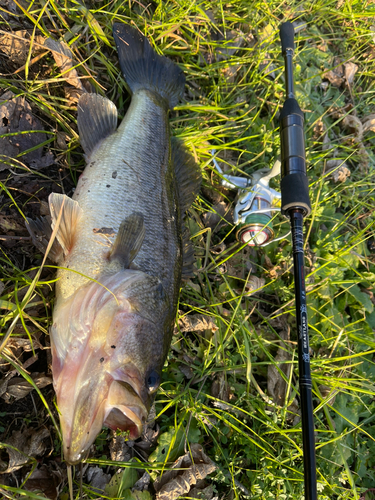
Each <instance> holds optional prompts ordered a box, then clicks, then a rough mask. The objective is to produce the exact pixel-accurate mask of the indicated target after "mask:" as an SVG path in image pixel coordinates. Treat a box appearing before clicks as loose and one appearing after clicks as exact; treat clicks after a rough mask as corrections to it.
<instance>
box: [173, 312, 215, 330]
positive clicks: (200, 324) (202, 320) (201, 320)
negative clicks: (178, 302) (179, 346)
mask: <svg viewBox="0 0 375 500" xmlns="http://www.w3.org/2000/svg"><path fill="white" fill-rule="evenodd" d="M178 327H179V329H180V331H181V332H202V331H204V330H212V331H213V332H215V331H216V330H218V327H217V326H216V324H215V322H214V320H213V319H212V318H211V317H210V316H205V315H204V314H188V315H186V316H183V317H182V318H180V319H179V320H178Z"/></svg>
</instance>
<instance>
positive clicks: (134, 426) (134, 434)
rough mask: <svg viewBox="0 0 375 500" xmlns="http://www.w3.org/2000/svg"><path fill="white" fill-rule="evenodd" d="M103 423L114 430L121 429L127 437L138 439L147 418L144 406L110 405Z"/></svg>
mask: <svg viewBox="0 0 375 500" xmlns="http://www.w3.org/2000/svg"><path fill="white" fill-rule="evenodd" d="M106 413H107V415H106V418H105V420H104V423H103V425H104V426H105V427H108V428H109V429H112V430H113V431H121V432H123V433H125V434H126V437H127V439H131V440H133V441H134V440H135V439H138V438H139V437H140V436H141V434H142V430H143V424H144V423H145V421H146V418H147V412H145V409H144V408H141V407H133V408H130V407H128V406H122V405H121V406H116V407H109V408H108V409H107V412H106Z"/></svg>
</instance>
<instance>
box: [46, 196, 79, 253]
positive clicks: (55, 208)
mask: <svg viewBox="0 0 375 500" xmlns="http://www.w3.org/2000/svg"><path fill="white" fill-rule="evenodd" d="M48 202H49V209H50V212H51V218H52V229H55V226H56V223H57V221H58V220H59V218H60V220H59V227H58V230H57V234H56V238H57V240H58V242H59V243H60V245H61V247H62V249H63V251H64V255H67V254H68V253H69V252H70V250H71V249H72V247H73V245H74V242H75V237H76V226H77V222H78V219H79V217H80V215H81V207H80V206H79V205H78V202H77V201H74V200H72V199H71V198H69V196H66V195H65V194H58V193H51V194H50V195H49V197H48ZM60 214H61V217H60Z"/></svg>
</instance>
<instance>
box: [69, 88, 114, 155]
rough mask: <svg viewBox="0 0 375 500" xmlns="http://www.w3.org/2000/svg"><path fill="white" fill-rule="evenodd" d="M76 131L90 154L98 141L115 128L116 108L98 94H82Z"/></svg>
mask: <svg viewBox="0 0 375 500" xmlns="http://www.w3.org/2000/svg"><path fill="white" fill-rule="evenodd" d="M77 124H78V132H79V139H80V141H81V145H82V147H83V149H84V151H85V153H86V154H87V155H90V154H91V152H92V151H93V150H94V148H95V147H96V146H97V145H98V144H99V142H100V141H102V140H103V139H105V138H106V137H108V136H109V135H111V134H113V132H115V131H116V128H117V108H116V106H115V105H114V104H113V102H112V101H110V100H109V99H107V98H106V97H102V96H101V95H99V94H83V95H82V96H81V97H80V98H79V101H78V116H77Z"/></svg>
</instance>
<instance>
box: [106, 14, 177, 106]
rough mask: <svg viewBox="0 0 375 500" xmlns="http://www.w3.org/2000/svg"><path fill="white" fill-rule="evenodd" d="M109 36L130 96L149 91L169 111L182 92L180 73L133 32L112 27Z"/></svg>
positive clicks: (136, 32)
mask: <svg viewBox="0 0 375 500" xmlns="http://www.w3.org/2000/svg"><path fill="white" fill-rule="evenodd" d="M113 36H114V39H115V42H116V47H117V52H118V57H119V61H120V67H121V70H122V73H123V75H124V78H125V80H126V83H127V84H128V86H129V87H130V90H131V91H132V92H133V93H134V92H136V91H137V90H140V89H147V90H151V91H153V92H155V93H157V94H159V95H160V96H162V97H163V98H164V99H165V100H166V101H167V103H168V106H169V109H173V107H174V106H175V105H176V104H177V102H178V101H179V99H180V98H181V96H182V93H183V90H184V86H185V75H184V73H183V71H182V70H181V69H180V68H179V67H178V66H177V65H176V64H175V63H173V62H172V61H171V60H169V59H167V58H166V57H164V56H159V55H158V54H156V52H155V51H154V50H153V48H152V47H151V45H150V43H149V41H148V40H147V38H145V37H144V36H143V35H142V33H141V32H139V31H138V30H137V29H136V28H133V27H132V26H129V25H127V24H122V23H115V24H114V25H113Z"/></svg>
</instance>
